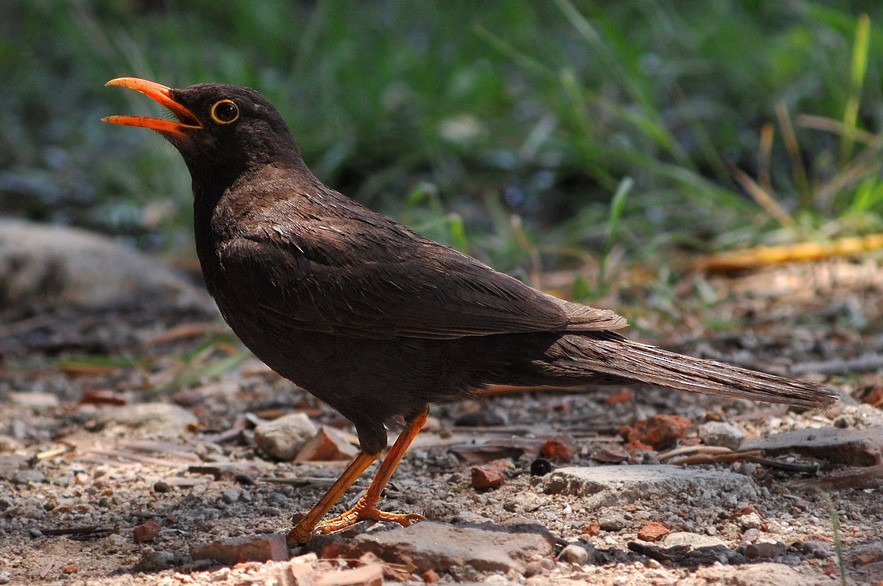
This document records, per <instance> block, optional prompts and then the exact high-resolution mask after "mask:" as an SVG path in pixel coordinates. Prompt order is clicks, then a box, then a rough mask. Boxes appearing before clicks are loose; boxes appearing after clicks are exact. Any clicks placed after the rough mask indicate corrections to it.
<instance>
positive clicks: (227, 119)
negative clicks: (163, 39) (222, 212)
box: [103, 77, 303, 187]
mask: <svg viewBox="0 0 883 586" xmlns="http://www.w3.org/2000/svg"><path fill="white" fill-rule="evenodd" d="M105 85H108V86H122V87H127V88H129V89H133V90H135V91H138V92H141V93H142V94H144V95H146V96H148V97H150V98H152V99H153V100H155V101H156V102H158V103H159V104H161V105H163V106H165V107H166V108H168V110H169V111H170V112H171V113H172V114H173V115H174V116H175V118H176V119H175V120H171V119H165V118H148V117H145V116H108V117H107V118H103V120H104V121H105V122H110V123H111V124H124V125H128V126H140V127H142V128H150V129H151V130H155V131H156V132H158V133H160V134H161V135H163V136H164V137H165V138H166V139H167V140H168V141H169V142H171V143H172V144H173V145H175V147H176V148H177V149H178V151H180V153H181V156H183V157H184V161H185V162H186V163H187V167H188V168H189V169H190V174H191V176H192V177H193V180H194V185H196V184H197V183H201V184H203V185H207V184H214V185H216V186H218V187H227V186H229V185H230V184H231V183H232V182H233V181H235V180H236V179H237V178H238V177H239V176H241V175H242V174H243V173H245V172H247V171H248V170H250V169H256V168H258V167H261V166H263V165H274V164H275V165H282V166H285V165H297V166H300V165H302V164H303V163H302V161H301V158H300V153H299V151H298V148H297V146H296V145H295V144H294V141H293V140H292V138H291V133H290V132H289V130H288V126H287V125H286V124H285V120H283V118H282V116H281V115H280V114H279V112H278V111H277V110H276V108H274V107H273V105H272V104H271V103H270V102H269V101H268V100H267V99H266V98H264V97H263V96H261V95H260V94H258V93H257V92H255V91H254V90H251V89H249V88H245V87H241V86H235V85H228V84H221V83H204V84H198V85H192V86H190V87H187V88H184V89H175V88H170V87H167V86H164V85H162V84H159V83H156V82H152V81H148V80H146V79H138V78H135V77H120V78H117V79H112V80H110V81H109V82H107V84H105ZM225 183H226V185H223V184H225Z"/></svg>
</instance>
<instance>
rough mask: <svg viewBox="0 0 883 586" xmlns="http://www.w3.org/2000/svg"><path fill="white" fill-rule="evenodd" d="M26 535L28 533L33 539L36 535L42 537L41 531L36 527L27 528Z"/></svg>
mask: <svg viewBox="0 0 883 586" xmlns="http://www.w3.org/2000/svg"><path fill="white" fill-rule="evenodd" d="M28 535H30V536H31V537H32V538H33V539H37V538H38V537H43V532H42V531H40V530H39V529H37V528H36V527H31V528H30V529H28Z"/></svg>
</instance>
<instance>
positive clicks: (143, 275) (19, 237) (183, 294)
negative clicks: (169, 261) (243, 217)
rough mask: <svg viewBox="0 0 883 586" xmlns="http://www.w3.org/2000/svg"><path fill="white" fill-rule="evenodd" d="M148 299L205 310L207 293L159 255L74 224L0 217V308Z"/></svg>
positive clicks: (103, 305) (99, 305) (117, 303)
mask: <svg viewBox="0 0 883 586" xmlns="http://www.w3.org/2000/svg"><path fill="white" fill-rule="evenodd" d="M144 300H150V301H151V303H163V304H164V305H172V306H175V307H193V308H194V309H196V308H199V309H205V310H206V311H209V310H210V309H209V308H210V307H211V305H212V304H211V300H210V299H209V297H208V295H207V294H206V293H205V292H204V291H202V290H201V289H199V288H198V287H195V286H194V285H192V284H190V283H189V282H188V281H187V280H185V279H183V278H182V277H181V276H179V275H178V274H176V273H175V272H174V271H173V270H171V269H170V268H169V267H168V266H166V265H165V264H163V263H162V262H161V261H159V260H157V259H155V258H152V257H150V256H147V255H144V254H141V253H138V252H136V251H134V250H131V249H130V248H127V247H126V246H123V245H122V244H120V243H118V242H115V241H113V240H111V239H110V238H107V237H105V236H101V235H98V234H94V233H91V232H87V231H85V230H80V229H76V228H67V227H62V226H51V225H45V224H35V223H31V222H24V221H20V220H0V308H3V307H9V306H13V305H35V304H48V305H53V306H59V305H75V306H78V307H84V308H93V309H106V308H108V307H114V306H121V305H128V304H132V303H133V302H139V301H144Z"/></svg>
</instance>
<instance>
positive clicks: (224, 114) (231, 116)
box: [209, 100, 239, 124]
mask: <svg viewBox="0 0 883 586" xmlns="http://www.w3.org/2000/svg"><path fill="white" fill-rule="evenodd" d="M209 114H211V117H212V120H213V121H214V122H217V123H218V124H231V123H233V122H236V121H237V120H238V119H239V106H237V105H236V102H234V101H233V100H219V101H217V102H215V105H214V106H212V109H211V111H210V112H209Z"/></svg>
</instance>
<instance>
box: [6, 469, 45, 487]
mask: <svg viewBox="0 0 883 586" xmlns="http://www.w3.org/2000/svg"><path fill="white" fill-rule="evenodd" d="M43 482H46V475H45V474H43V473H42V472H40V471H39V470H31V469H29V470H19V471H18V472H16V473H15V474H14V475H13V476H12V483H13V484H30V483H34V484H39V483H43Z"/></svg>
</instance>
